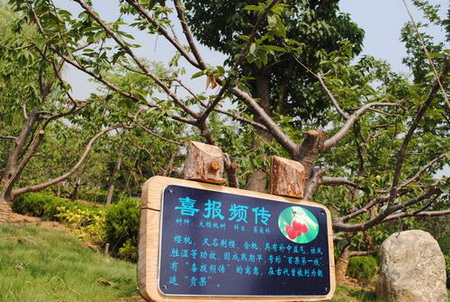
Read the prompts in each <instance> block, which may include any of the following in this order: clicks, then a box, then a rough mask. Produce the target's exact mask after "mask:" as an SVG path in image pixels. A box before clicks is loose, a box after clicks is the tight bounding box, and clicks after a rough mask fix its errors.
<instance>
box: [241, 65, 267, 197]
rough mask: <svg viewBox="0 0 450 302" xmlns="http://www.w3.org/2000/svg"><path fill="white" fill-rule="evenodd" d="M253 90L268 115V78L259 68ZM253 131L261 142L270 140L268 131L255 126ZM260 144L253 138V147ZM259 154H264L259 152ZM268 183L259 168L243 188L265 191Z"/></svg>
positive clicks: (256, 119)
mask: <svg viewBox="0 0 450 302" xmlns="http://www.w3.org/2000/svg"><path fill="white" fill-rule="evenodd" d="M253 90H254V95H256V96H257V97H258V98H259V102H258V104H259V105H260V106H261V108H263V109H264V111H265V112H266V113H267V114H269V115H270V78H269V75H268V74H267V73H266V72H264V71H261V70H258V71H257V72H256V75H255V85H254V86H253ZM254 119H255V121H256V122H259V123H260V122H261V118H260V116H259V115H254ZM255 132H256V134H257V135H258V136H259V137H260V138H261V139H262V141H263V142H266V143H269V142H271V140H272V136H271V135H270V134H269V133H268V132H266V131H263V130H260V129H257V128H256V129H255ZM260 146H261V144H260V143H259V142H258V141H257V140H253V144H252V147H253V148H258V147H260ZM261 156H266V155H265V154H261ZM268 183H269V182H268V179H267V173H266V172H264V171H261V170H256V171H254V172H253V173H252V174H250V176H249V178H248V181H247V185H246V186H245V189H246V190H250V191H255V192H266V191H267V187H268Z"/></svg>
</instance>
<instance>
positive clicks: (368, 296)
mask: <svg viewBox="0 0 450 302" xmlns="http://www.w3.org/2000/svg"><path fill="white" fill-rule="evenodd" d="M331 301H332V302H349V301H361V302H382V301H383V300H380V299H377V297H376V295H375V292H373V291H366V290H364V289H356V288H349V287H345V286H340V285H338V286H337V288H336V292H335V294H334V296H333V299H332V300H331Z"/></svg>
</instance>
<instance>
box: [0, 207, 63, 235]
mask: <svg viewBox="0 0 450 302" xmlns="http://www.w3.org/2000/svg"><path fill="white" fill-rule="evenodd" d="M0 223H9V224H17V225H25V224H31V225H36V226H42V227H47V228H50V229H59V230H63V229H64V226H63V225H62V224H61V223H58V222H55V221H42V220H41V219H40V218H38V217H31V216H25V215H20V214H17V213H14V212H13V211H12V210H11V203H8V202H0Z"/></svg>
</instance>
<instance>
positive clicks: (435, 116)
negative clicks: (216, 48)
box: [10, 0, 450, 233]
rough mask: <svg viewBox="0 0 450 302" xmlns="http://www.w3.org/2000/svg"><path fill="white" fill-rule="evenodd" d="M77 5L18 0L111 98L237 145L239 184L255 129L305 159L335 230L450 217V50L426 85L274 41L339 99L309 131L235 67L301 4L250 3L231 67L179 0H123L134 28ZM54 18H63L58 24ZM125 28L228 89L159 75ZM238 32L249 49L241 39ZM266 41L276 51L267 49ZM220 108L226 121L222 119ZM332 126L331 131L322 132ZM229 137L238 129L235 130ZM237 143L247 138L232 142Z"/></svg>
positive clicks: (272, 146)
mask: <svg viewBox="0 0 450 302" xmlns="http://www.w3.org/2000/svg"><path fill="white" fill-rule="evenodd" d="M74 2H76V3H78V4H79V7H80V9H81V10H82V13H81V14H80V15H79V16H78V17H73V16H71V14H70V13H68V12H66V11H63V10H61V9H59V8H55V7H54V6H53V4H52V2H51V1H46V0H43V1H30V2H23V1H13V0H11V1H10V3H12V4H14V5H15V8H16V9H17V10H19V11H22V12H23V15H24V19H25V20H26V21H27V22H34V23H35V24H36V25H37V27H38V28H39V32H40V34H41V35H43V36H45V37H52V38H53V40H52V39H49V41H48V44H47V45H48V48H49V49H50V50H51V52H52V54H53V55H55V56H57V57H59V58H61V59H62V60H63V61H64V62H66V63H68V64H70V65H72V66H74V67H75V68H77V69H79V70H81V71H83V72H85V73H86V74H87V75H89V76H90V77H92V78H93V79H94V80H96V81H97V82H98V83H100V84H101V85H103V86H104V87H105V89H107V90H108V91H109V93H110V95H111V96H112V97H117V98H120V99H123V100H127V101H124V102H129V103H130V106H136V108H138V110H139V111H142V112H149V113H150V114H151V115H152V116H153V118H159V119H165V120H166V121H167V123H176V124H177V125H179V126H180V127H185V128H186V131H187V132H189V133H191V132H195V134H196V135H198V136H200V137H202V138H203V140H204V141H205V142H207V143H209V144H219V146H220V147H221V148H223V149H224V150H225V151H226V152H227V156H226V162H225V166H226V170H227V174H228V178H229V184H230V185H233V186H236V185H238V184H239V173H240V172H239V171H236V167H235V165H233V164H232V162H233V160H234V159H236V158H242V157H245V154H242V153H240V154H238V152H246V151H248V149H250V148H251V140H249V139H248V137H249V136H251V135H252V133H253V131H254V129H257V130H258V131H264V132H267V133H268V134H269V135H270V136H271V137H272V138H273V141H271V142H270V141H266V142H265V143H263V144H260V146H259V147H258V148H261V149H265V150H267V151H269V153H272V152H273V153H276V154H279V155H284V156H289V157H291V158H292V159H294V160H296V161H299V162H300V163H302V164H303V166H304V167H305V171H306V175H307V178H308V179H307V183H306V188H305V198H306V199H313V200H317V201H320V202H323V203H326V204H328V205H330V206H332V207H333V208H334V209H335V210H334V217H333V220H334V222H333V227H334V230H335V231H336V232H341V231H342V232H349V233H354V232H364V231H367V230H369V229H372V228H374V227H376V226H377V225H380V224H383V223H388V222H389V221H393V220H397V219H400V218H405V217H410V216H415V217H420V216H435V215H446V214H448V213H449V212H450V210H449V209H448V205H445V202H446V198H448V195H446V193H445V192H446V190H447V188H448V186H449V179H448V178H444V179H442V180H435V179H434V178H433V177H432V175H433V172H434V171H436V170H438V169H440V168H441V167H442V166H443V164H444V160H445V158H446V157H447V155H446V152H447V150H448V146H449V140H448V137H447V136H446V135H444V136H443V137H442V136H440V134H442V133H443V131H445V129H448V126H449V125H448V120H446V119H445V118H442V117H441V116H440V114H439V112H442V110H447V108H446V107H445V106H446V103H445V98H446V92H445V89H446V88H447V87H448V85H449V79H448V72H449V69H450V58H449V57H446V56H445V54H444V57H441V58H439V59H437V61H436V63H438V65H437V66H436V68H435V69H436V70H437V71H438V73H439V74H438V75H437V76H433V77H430V78H427V79H428V80H429V82H428V83H426V82H425V83H424V82H418V83H410V82H409V80H408V79H407V78H405V77H402V76H400V75H397V74H395V73H394V72H392V71H390V69H389V67H388V66H386V64H383V63H382V62H379V61H377V60H374V59H373V58H370V57H363V58H361V59H360V60H359V61H358V62H357V63H356V64H352V63H351V59H352V58H353V56H354V53H355V51H354V45H352V44H351V43H342V44H341V45H340V46H341V47H340V48H339V49H335V50H331V51H330V49H321V51H320V54H321V56H320V57H319V58H318V64H317V65H314V66H308V64H309V63H310V62H309V61H308V60H307V58H303V57H302V52H300V51H299V48H301V44H302V41H291V44H290V45H283V44H280V45H273V46H274V47H275V46H276V48H274V47H272V50H273V51H278V50H279V52H280V53H283V54H285V55H287V56H289V58H292V59H293V61H295V62H296V63H297V65H295V67H296V68H299V69H301V70H302V72H304V71H305V70H306V72H307V73H308V74H309V76H310V77H311V81H312V79H314V81H315V82H314V87H321V88H322V89H323V90H324V91H325V94H326V95H327V97H328V99H329V105H328V107H329V108H330V110H326V111H324V112H323V116H324V117H326V119H325V122H319V121H315V120H314V119H313V118H312V119H311V120H310V121H309V122H308V123H305V125H306V126H308V127H312V126H314V128H315V129H313V130H307V128H301V127H300V126H302V125H301V123H299V122H298V120H299V119H300V117H299V116H297V115H296V114H295V112H294V114H293V115H294V116H293V117H292V116H289V115H283V114H282V113H281V114H278V115H276V116H271V114H270V113H268V112H267V111H266V110H265V108H264V106H263V105H262V104H261V100H260V99H258V95H257V94H256V95H255V94H254V91H253V90H252V89H251V87H250V88H249V84H248V79H246V78H245V75H248V74H249V73H247V74H246V73H244V72H242V73H238V72H236V70H244V68H245V67H246V65H247V64H249V62H250V63H252V61H253V62H256V61H255V60H256V59H255V53H254V49H255V47H256V48H257V47H259V45H260V44H258V45H256V44H257V43H260V42H261V39H265V40H267V39H269V38H270V36H273V37H274V39H275V37H283V35H284V30H285V29H289V27H287V26H286V25H283V19H282V18H281V16H282V15H283V13H285V12H286V13H289V12H290V11H292V10H293V11H295V8H297V6H295V3H294V4H292V3H291V6H289V5H287V4H280V3H279V2H278V1H270V2H267V3H263V2H260V3H259V4H258V5H257V6H255V5H253V6H247V10H249V11H256V16H257V17H256V18H255V19H256V22H255V23H254V24H253V25H252V26H251V27H249V29H248V31H249V32H248V34H247V35H246V37H244V41H245V43H244V45H243V46H242V47H241V52H239V54H238V56H237V57H235V58H230V62H229V65H228V66H214V65H209V64H207V63H206V62H205V61H204V59H203V58H202V55H201V53H200V52H199V50H198V47H197V45H196V42H195V40H194V38H193V35H192V33H191V31H190V27H189V23H188V20H187V19H186V16H185V9H184V7H183V5H182V3H181V1H179V0H175V1H174V5H175V7H174V8H171V7H167V6H165V4H164V2H158V3H155V2H154V1H139V2H138V1H135V0H124V1H121V2H120V9H121V11H122V13H124V14H129V15H131V16H132V17H133V18H135V19H136V20H135V21H134V22H133V23H132V24H124V23H125V22H124V20H122V19H119V20H116V21H114V22H109V23H108V22H106V21H104V20H103V19H102V16H101V14H99V13H98V12H95V10H94V8H93V7H92V5H91V3H90V2H85V1H83V0H74ZM323 3H334V2H323ZM251 4H254V3H251ZM172 11H173V12H175V13H176V19H175V20H176V21H177V22H179V24H180V26H181V28H182V29H183V37H184V41H185V42H182V41H181V40H180V39H179V38H178V36H177V35H175V34H173V32H172V29H173V28H172V27H171V25H172V24H171V21H170V19H169V18H167V15H168V14H171V13H172ZM49 12H50V13H49ZM250 14H251V13H250ZM62 16H64V18H62ZM54 18H57V19H58V20H59V22H50V21H51V20H52V19H54ZM274 20H275V23H276V25H277V26H274V23H273V22H274ZM279 23H280V24H281V25H279ZM42 24H45V26H42ZM124 25H127V26H133V27H136V28H138V29H140V30H142V31H146V32H148V33H149V34H154V35H159V36H161V37H163V38H165V39H166V40H167V41H168V42H169V43H170V44H171V45H172V46H173V47H174V50H175V52H176V55H177V56H179V57H180V58H182V59H183V60H185V61H186V62H188V63H189V64H191V65H192V66H193V67H195V68H197V69H198V72H197V73H196V74H195V75H194V76H202V75H203V76H205V77H206V78H207V83H208V84H210V85H211V86H212V87H214V86H215V85H218V86H219V88H218V91H217V93H215V94H214V95H212V96H210V97H207V96H205V95H199V94H197V93H195V92H194V91H193V90H192V89H190V88H189V87H188V86H186V85H185V84H183V82H182V81H180V80H179V79H177V78H174V77H169V78H167V77H162V76H160V75H158V74H157V73H156V72H154V71H153V70H152V69H151V68H150V67H149V66H148V64H146V62H145V60H143V59H141V58H139V57H138V56H137V55H136V52H135V48H136V47H137V45H135V44H133V43H131V40H132V39H133V37H132V36H130V35H129V34H128V33H126V32H125V31H124V28H125V27H124ZM305 26H306V25H305ZM244 31H245V28H244V29H243V32H244ZM267 35H268V36H267ZM265 37H266V38H265ZM231 38H233V39H234V38H235V39H234V40H233V41H234V42H235V43H236V45H238V44H239V40H238V39H239V38H238V37H231ZM54 40H56V41H64V42H65V44H64V43H63V44H57V46H58V47H57V46H56V45H55V44H56V43H57V42H55V41H54ZM79 40H85V41H86V42H87V43H88V44H89V48H84V49H81V50H80V51H79V52H77V51H78V47H79V45H78V42H77V41H79ZM265 40H264V41H265ZM269 41H270V40H269ZM273 41H274V40H273ZM183 43H187V45H184V44H183ZM253 45H255V46H253ZM264 45H265V44H264ZM299 45H300V46H299ZM265 47H266V50H267V45H265ZM269 48H270V47H269ZM269 50H270V49H269ZM257 57H258V58H261V60H260V66H261V68H262V67H263V66H266V65H267V64H269V60H267V61H266V60H265V59H263V58H264V55H262V54H257ZM258 58H257V59H258ZM258 60H259V59H258ZM255 64H257V63H255ZM117 66H122V67H123V68H126V69H127V70H128V71H130V72H132V73H135V74H137V75H140V76H142V77H145V78H146V79H147V80H149V81H151V82H152V83H154V84H155V86H156V87H158V89H159V90H160V91H161V93H162V94H163V95H164V97H161V94H158V95H156V94H155V95H151V94H149V93H146V94H144V95H143V94H142V92H141V91H139V89H137V90H136V89H127V88H125V87H121V86H119V85H118V84H116V83H114V82H113V81H112V80H111V79H110V78H108V76H107V74H108V72H109V70H111V69H113V68H115V67H117ZM374 83H376V84H377V85H374ZM429 84H431V85H429ZM311 85H312V84H311ZM250 86H251V84H250ZM180 89H184V90H185V91H187V93H188V96H187V97H185V96H182V95H181V94H179V93H178V92H179V91H180ZM269 96H270V97H272V95H271V94H269ZM226 97H228V98H232V99H234V100H235V101H236V102H237V103H238V104H239V108H245V110H242V111H240V112H238V111H235V110H234V111H233V110H227V109H226V108H221V107H220V106H219V104H220V103H221V102H222V100H223V99H224V98H226ZM111 106H112V105H111ZM312 109H314V108H312ZM331 109H332V110H331ZM247 110H248V111H249V112H251V113H252V116H253V117H254V118H252V117H251V116H249V115H248V113H247ZM312 111H313V110H312ZM218 114H220V116H222V115H223V116H225V117H220V118H219V119H218ZM311 116H313V115H311ZM230 119H231V120H233V121H235V122H234V126H235V127H237V128H238V129H239V131H241V133H244V134H247V135H244V136H242V137H237V138H236V137H234V138H231V139H230V138H227V137H224V136H223V135H221V134H220V129H222V128H223V129H227V127H228V128H231V127H229V126H228V125H226V123H227V122H230ZM218 120H219V121H220V122H217V121H218ZM324 124H326V126H327V129H328V131H327V132H325V131H324V130H323V129H322V127H323V125H324ZM217 128H219V129H217ZM142 129H144V128H142ZM150 130H151V129H150ZM225 132H226V134H229V135H231V133H230V132H229V130H226V131H225ZM178 134H179V133H178ZM447 135H448V133H447ZM230 141H232V142H233V143H236V142H240V143H242V145H241V146H235V145H233V146H229V145H227V142H230ZM222 144H223V145H222ZM230 155H232V156H233V157H231V156H230ZM242 172H245V173H246V172H248V171H242ZM241 175H242V174H241ZM330 186H333V190H331V189H330ZM335 186H337V189H335V188H334V187H335ZM333 200H339V202H332V201H333Z"/></svg>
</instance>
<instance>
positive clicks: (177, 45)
mask: <svg viewBox="0 0 450 302" xmlns="http://www.w3.org/2000/svg"><path fill="white" fill-rule="evenodd" d="M75 1H76V0H75ZM126 1H127V3H128V4H130V5H131V6H132V7H134V8H135V9H136V10H137V11H138V13H139V14H140V15H141V16H142V17H143V18H144V19H145V20H147V22H148V23H149V24H151V25H152V26H154V27H155V28H156V29H157V30H158V32H159V33H160V34H161V35H163V36H164V38H166V39H167V41H169V43H171V44H172V45H173V46H174V47H175V48H176V49H177V50H178V51H179V52H180V54H181V55H182V56H183V57H184V58H185V59H186V60H187V61H188V62H189V63H190V64H192V65H193V66H194V67H196V68H199V69H205V67H204V65H202V63H201V62H203V61H198V62H196V61H195V60H194V59H193V58H192V57H191V55H190V54H189V53H188V52H187V51H186V50H185V49H184V47H183V45H181V44H180V42H179V41H178V40H177V39H175V38H174V37H172V36H170V35H169V33H168V32H167V31H166V30H165V29H164V28H163V27H162V26H161V24H159V23H158V22H157V21H156V20H155V19H153V18H152V16H150V14H149V13H148V12H147V11H146V10H145V9H144V8H143V7H142V6H141V5H140V4H139V3H138V2H137V1H133V0H126ZM191 48H192V47H191ZM194 55H195V53H194ZM197 60H198V59H197Z"/></svg>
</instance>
